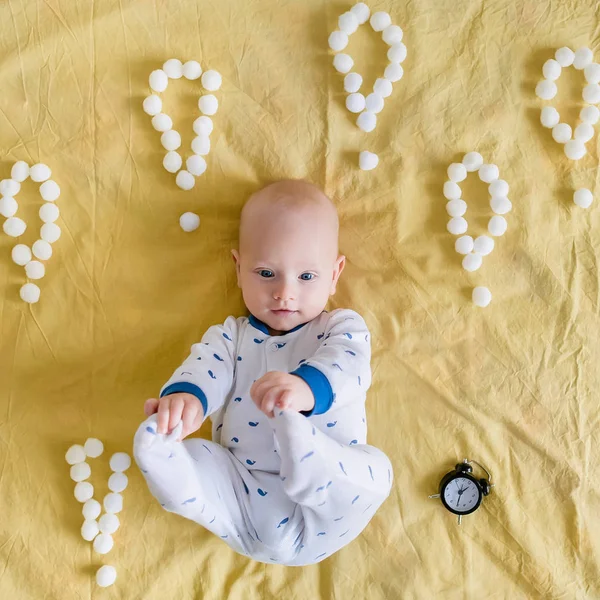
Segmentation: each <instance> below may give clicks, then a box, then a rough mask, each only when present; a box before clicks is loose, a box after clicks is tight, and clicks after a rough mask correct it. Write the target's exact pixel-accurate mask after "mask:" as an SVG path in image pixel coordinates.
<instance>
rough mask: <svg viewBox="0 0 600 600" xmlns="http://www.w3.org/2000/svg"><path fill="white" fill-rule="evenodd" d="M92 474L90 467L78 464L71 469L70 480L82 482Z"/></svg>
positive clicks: (84, 463) (83, 463) (85, 464)
mask: <svg viewBox="0 0 600 600" xmlns="http://www.w3.org/2000/svg"><path fill="white" fill-rule="evenodd" d="M91 474H92V469H90V465H88V464H87V463H86V462H80V463H77V464H75V465H73V466H72V467H71V479H72V480H73V481H84V480H86V479H87V478H88V477H89V476H90V475H91Z"/></svg>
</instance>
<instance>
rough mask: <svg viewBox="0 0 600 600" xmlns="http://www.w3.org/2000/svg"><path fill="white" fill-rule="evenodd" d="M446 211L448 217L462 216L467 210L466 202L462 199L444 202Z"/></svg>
mask: <svg viewBox="0 0 600 600" xmlns="http://www.w3.org/2000/svg"><path fill="white" fill-rule="evenodd" d="M446 212H447V213H448V215H449V216H450V217H462V216H463V215H464V214H465V213H466V212H467V203H466V202H465V201H464V200H458V199H456V200H450V202H448V203H446Z"/></svg>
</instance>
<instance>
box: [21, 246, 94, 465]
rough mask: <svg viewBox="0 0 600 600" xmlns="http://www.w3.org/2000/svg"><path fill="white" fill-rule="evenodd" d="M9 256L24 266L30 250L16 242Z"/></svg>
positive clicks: (29, 255) (28, 258)
mask: <svg viewBox="0 0 600 600" xmlns="http://www.w3.org/2000/svg"><path fill="white" fill-rule="evenodd" d="M11 256H12V259H13V262H14V263H15V264H17V265H19V266H20V267H24V266H25V265H26V264H27V263H28V262H29V261H30V260H31V250H30V249H29V246H26V245H25V244H17V245H16V246H15V247H14V248H13V249H12V252H11ZM84 460H85V457H84ZM67 461H68V459H67ZM70 464H74V463H70Z"/></svg>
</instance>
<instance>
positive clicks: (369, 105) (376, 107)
mask: <svg viewBox="0 0 600 600" xmlns="http://www.w3.org/2000/svg"><path fill="white" fill-rule="evenodd" d="M383 104H384V102H383V97H382V96H380V95H379V94H377V93H375V92H373V93H372V94H369V95H368V96H367V98H366V100H365V107H366V109H367V110H368V111H371V112H374V113H376V114H377V113H379V112H381V111H382V110H383Z"/></svg>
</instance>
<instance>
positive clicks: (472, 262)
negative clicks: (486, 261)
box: [462, 253, 483, 272]
mask: <svg viewBox="0 0 600 600" xmlns="http://www.w3.org/2000/svg"><path fill="white" fill-rule="evenodd" d="M482 263H483V258H482V257H481V254H476V253H471V254H467V255H466V256H465V257H464V258H463V260H462V267H463V269H464V270H465V271H469V272H472V271H477V269H479V267H481V265H482Z"/></svg>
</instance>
